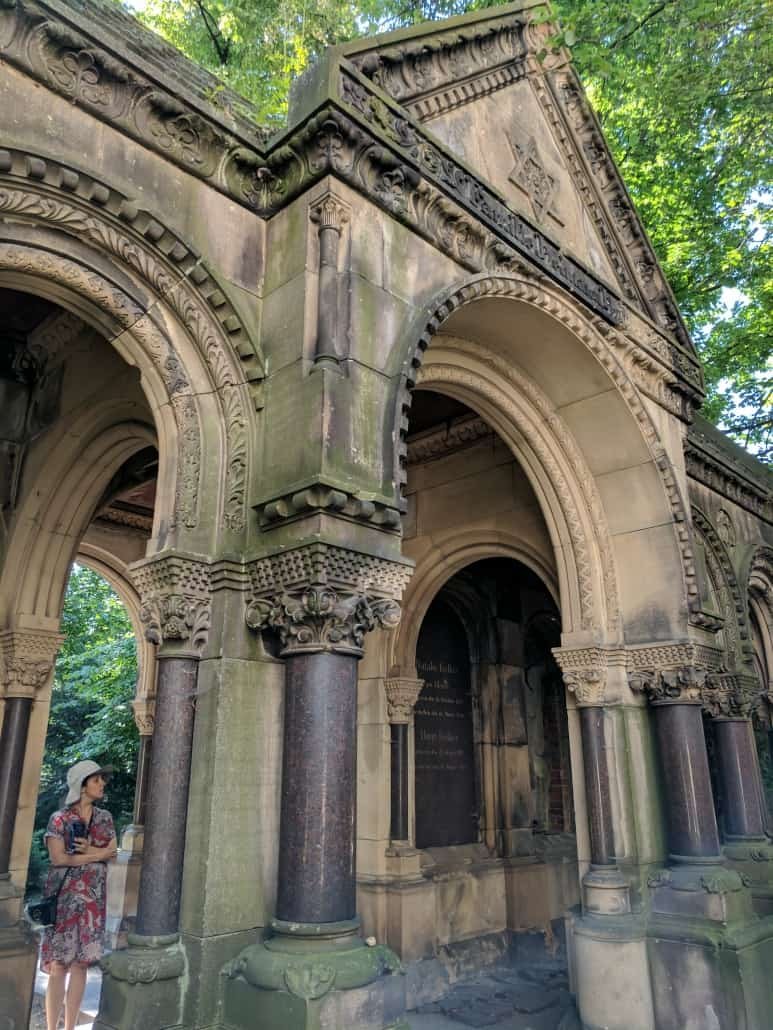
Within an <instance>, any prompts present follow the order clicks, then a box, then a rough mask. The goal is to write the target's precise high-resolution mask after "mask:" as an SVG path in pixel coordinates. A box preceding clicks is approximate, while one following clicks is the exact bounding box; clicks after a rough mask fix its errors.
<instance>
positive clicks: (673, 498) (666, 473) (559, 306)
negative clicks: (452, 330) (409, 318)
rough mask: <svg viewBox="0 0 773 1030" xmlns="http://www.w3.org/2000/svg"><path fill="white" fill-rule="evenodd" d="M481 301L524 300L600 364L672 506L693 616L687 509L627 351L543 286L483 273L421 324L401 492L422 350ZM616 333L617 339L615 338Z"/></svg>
mask: <svg viewBox="0 0 773 1030" xmlns="http://www.w3.org/2000/svg"><path fill="white" fill-rule="evenodd" d="M483 297H511V298H513V299H514V300H520V301H524V302H526V303H528V304H532V305H534V306H535V307H538V308H541V309H542V310H544V311H545V312H546V313H547V314H548V315H549V316H550V317H551V318H554V319H556V321H558V322H560V323H561V324H562V325H564V326H565V327H566V328H567V329H569V330H570V331H571V332H572V333H573V334H574V335H575V336H577V337H578V338H579V339H580V340H581V341H582V343H583V344H584V345H585V346H586V347H587V348H588V350H589V351H590V352H591V353H592V354H593V355H594V357H595V358H596V359H597V360H598V361H599V362H600V364H601V365H602V366H603V368H604V369H605V371H606V372H607V374H608V375H609V377H610V378H611V380H612V381H613V382H614V384H615V386H617V388H618V390H619V391H620V393H621V394H622V396H623V399H624V400H625V402H626V404H627V406H628V408H629V409H630V411H631V413H632V414H633V416H634V418H635V419H636V421H637V423H638V425H639V428H640V430H641V432H642V435H643V437H644V439H645V440H646V442H647V445H648V447H649V449H650V453H651V454H652V456H653V460H654V462H655V465H656V467H657V469H658V471H659V473H660V476H661V479H662V482H663V487H664V490H665V494H666V497H667V499H668V503H669V505H670V507H671V511H672V515H673V519H674V523H675V531H676V536H677V541H678V545H679V549H680V552H681V555H682V575H683V577H684V583H685V596H686V600H687V605H688V607H689V610H690V611H691V612H694V611H696V610H697V609H698V607H699V605H700V592H699V589H698V583H697V578H696V572H695V556H694V554H693V550H692V542H691V539H690V528H689V519H688V515H687V507H686V504H685V501H684V498H683V497H682V491H681V488H680V486H679V483H678V481H677V478H676V474H675V472H674V469H673V466H672V464H671V461H670V459H669V457H668V454H667V452H666V450H665V448H664V447H663V445H662V443H661V441H660V437H659V435H658V431H657V429H656V428H655V424H654V422H653V421H652V418H651V416H650V414H649V412H648V411H647V409H646V408H645V406H644V404H643V403H642V400H641V398H640V397H639V394H638V392H637V389H636V387H635V386H634V384H633V382H632V381H631V377H630V375H629V373H628V369H627V367H626V364H625V357H626V355H625V353H624V354H622V355H620V354H619V353H617V352H616V349H615V346H614V343H615V338H614V337H613V338H612V340H611V341H609V342H608V340H607V338H606V337H607V336H608V328H607V327H606V325H604V323H601V322H600V321H596V322H595V323H593V324H589V322H588V320H587V319H585V318H584V317H583V315H582V313H581V312H579V311H577V310H576V309H575V308H573V307H571V306H570V304H568V303H567V301H566V300H565V299H564V297H563V296H561V295H560V294H559V293H557V292H556V291H555V289H554V288H550V287H548V286H547V285H546V284H543V283H538V282H535V281H534V280H533V279H531V278H525V277H522V276H516V275H496V276H488V275H482V276H479V277H477V278H475V279H473V280H470V281H468V282H466V283H464V284H463V285H461V286H456V287H453V288H452V289H451V290H449V291H448V292H447V293H446V294H445V295H444V296H442V297H440V298H439V299H438V300H437V301H436V302H435V305H434V309H433V311H432V314H431V315H430V317H429V318H427V319H426V320H425V321H424V323H423V328H422V330H421V331H420V333H418V334H417V337H416V338H417V340H418V342H417V343H416V344H415V345H413V344H412V347H413V350H412V352H411V353H410V354H409V356H408V357H407V359H406V362H405V366H404V368H405V372H404V380H403V385H402V387H401V390H400V392H399V394H398V410H399V411H400V419H399V420H398V425H400V426H401V432H400V446H399V447H398V448H397V449H396V454H395V461H396V469H395V478H396V481H397V482H398V483H399V484H400V486H401V488H404V486H405V482H406V466H407V442H406V430H407V427H408V425H409V416H410V407H411V400H412V393H411V391H412V389H413V387H414V386H415V385H416V383H417V382H418V381H419V379H420V370H421V367H422V364H423V362H424V354H425V351H426V350H427V348H428V346H429V344H430V342H431V341H432V339H433V337H434V336H435V335H436V334H437V333H439V332H441V331H442V326H443V323H444V322H445V321H446V320H447V319H448V317H449V316H450V315H451V314H452V313H453V312H454V311H456V310H457V309H458V308H460V307H463V306H464V305H466V304H471V303H474V302H475V301H477V300H480V299H481V298H483ZM602 325H603V327H604V328H603V330H602V329H601V326H602ZM616 335H617V336H618V337H619V334H616ZM610 342H611V345H610ZM629 353H630V352H629ZM507 368H508V369H510V370H512V365H510V364H508V365H507ZM605 576H606V573H605ZM615 596H616V595H615Z"/></svg>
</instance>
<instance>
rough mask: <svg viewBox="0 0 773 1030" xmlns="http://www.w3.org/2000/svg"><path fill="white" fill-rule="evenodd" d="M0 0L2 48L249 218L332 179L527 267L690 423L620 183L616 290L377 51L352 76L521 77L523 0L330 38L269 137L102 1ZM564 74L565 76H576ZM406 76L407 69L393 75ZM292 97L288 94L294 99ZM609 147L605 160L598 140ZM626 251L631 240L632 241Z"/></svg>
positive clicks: (675, 348)
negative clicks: (399, 89) (624, 283)
mask: <svg viewBox="0 0 773 1030" xmlns="http://www.w3.org/2000/svg"><path fill="white" fill-rule="evenodd" d="M0 4H1V5H2V6H0V58H4V59H6V60H8V61H9V62H10V63H12V64H14V65H15V66H17V67H19V68H21V69H22V70H23V71H24V72H25V74H28V75H30V76H31V77H33V78H35V79H37V80H38V81H40V82H42V83H43V84H44V85H46V86H47V87H48V88H49V89H51V90H53V91H54V92H57V93H59V94H60V95H62V96H64V97H66V98H67V99H68V100H70V101H71V102H72V103H74V104H76V105H78V106H80V107H81V108H82V109H84V110H87V111H88V112H89V113H91V114H92V115H94V116H95V117H97V118H99V119H101V120H102V121H105V122H107V123H108V124H110V125H111V126H113V127H114V128H115V129H117V131H119V132H121V133H123V134H124V135H127V136H129V137H131V138H134V139H136V140H137V141H138V142H139V143H140V144H141V145H142V146H144V147H146V148H148V149H151V150H154V151H155V152H157V153H160V154H161V155H162V156H164V157H165V158H166V159H167V160H169V161H171V162H173V163H174V164H176V165H177V166H178V167H181V168H183V169H185V170H186V171H188V172H189V173H190V174H192V175H194V176H196V177H197V178H200V179H202V180H204V181H205V182H207V183H208V184H210V185H211V186H212V187H213V188H215V189H216V190H218V191H219V192H221V193H224V194H225V195H226V196H228V197H229V198H231V199H233V200H234V201H235V202H237V203H239V204H241V205H243V206H245V207H247V208H249V209H251V210H252V211H254V212H255V213H256V214H257V215H259V216H261V217H264V218H268V217H271V215H273V214H274V213H275V212H276V211H278V210H280V209H281V208H282V207H284V206H285V205H286V204H287V203H289V202H290V201H292V199H293V198H294V197H295V196H297V195H298V194H299V193H301V192H303V191H304V190H306V189H308V187H309V186H310V185H312V184H313V183H314V182H315V181H318V180H319V179H321V178H323V177H324V176H325V175H328V174H333V175H336V176H338V177H339V178H341V179H343V180H344V181H346V182H347V183H348V184H349V185H351V186H352V187H353V188H354V189H356V190H357V191H358V192H360V193H363V194H365V195H366V196H367V197H368V198H369V199H370V200H371V201H372V202H373V203H375V204H377V205H379V206H380V207H382V208H384V209H385V210H387V211H388V212H389V213H390V214H391V215H393V216H394V217H396V218H398V219H399V220H401V221H403V222H405V223H406V224H408V225H410V226H411V228H412V229H414V230H415V231H418V232H419V233H420V234H421V235H422V236H424V237H425V238H426V239H428V240H430V242H431V243H432V244H433V245H434V246H436V247H438V249H440V250H441V251H443V252H445V253H447V254H449V256H451V257H452V258H453V259H454V260H455V261H457V262H459V263H460V264H461V265H462V266H463V267H467V268H468V269H469V270H470V271H471V272H474V273H479V272H481V271H490V272H492V273H495V272H501V271H522V272H528V273H529V274H532V275H534V274H535V272H536V274H537V276H538V277H542V278H545V279H549V280H553V281H554V282H557V283H558V284H559V285H560V286H562V287H563V288H564V289H566V290H568V291H569V292H570V293H572V294H574V296H575V297H576V298H578V299H579V300H580V301H582V302H583V303H584V304H585V305H586V307H588V308H589V309H590V311H591V312H593V313H594V314H595V315H596V316H598V317H600V318H601V319H602V321H603V322H604V323H605V324H606V325H607V326H611V327H614V329H615V331H622V333H623V334H624V335H625V336H626V337H627V338H628V339H629V340H630V341H631V342H632V343H634V345H635V346H637V347H639V348H641V349H643V350H644V352H645V354H646V357H647V360H648V361H651V363H652V368H653V370H654V371H653V374H654V375H656V376H657V377H658V378H660V379H661V380H662V381H664V382H666V384H667V387H666V389H667V390H669V391H672V393H673V397H674V403H675V404H676V406H677V407H678V406H679V405H680V404H683V407H684V412H683V417H684V418H686V419H689V416H690V413H691V409H692V408H693V407H694V406H695V405H697V404H699V403H700V400H701V399H702V395H703V383H702V373H701V369H700V363H699V360H698V357H697V355H696V353H695V351H694V349H693V347H692V344H691V342H690V340H689V338H688V337H687V336H686V334H685V332H684V331H683V327H682V326H681V320H680V319H679V318H678V312H676V307H675V305H674V304H673V302H672V300H669V297H670V291H669V290H668V288H667V284H665V280H664V279H663V277H662V275H661V273H660V271H659V269H658V267H657V262H656V261H655V259H654V256H652V257H647V256H646V254H644V256H642V255H643V251H642V250H641V248H642V247H644V250H645V251H646V252H647V254H649V253H650V251H649V250H647V248H648V247H649V244H648V241H646V239H645V238H644V237H643V235H642V234H641V233H639V232H638V230H637V229H636V225H638V222H636V225H634V221H633V219H634V218H635V213H634V212H633V208H632V207H631V206H630V205H629V206H626V205H625V204H624V200H625V197H627V194H626V195H625V196H624V194H623V193H622V192H619V191H617V192H616V193H615V197H616V203H617V204H618V207H619V208H620V210H622V212H623V214H622V217H623V219H624V222H625V231H626V233H628V234H630V236H631V240H632V241H633V242H630V241H629V242H630V246H622V245H620V240H621V237H619V235H618V237H616V239H617V243H614V241H612V242H611V243H610V247H612V246H613V245H614V247H616V250H617V253H618V255H619V254H620V253H621V252H624V251H626V249H627V250H630V251H631V253H630V254H628V255H627V257H626V258H625V261H626V262H627V267H628V269H629V271H630V269H631V268H634V267H638V268H640V269H643V271H641V275H639V279H640V280H641V281H638V282H636V283H633V282H632V284H631V287H630V290H626V291H625V292H626V295H625V296H622V295H621V294H620V292H619V291H618V290H617V289H615V288H613V287H611V286H610V285H609V284H608V283H607V282H604V281H603V280H601V279H599V277H598V276H597V275H596V274H595V273H594V272H593V271H592V270H591V269H589V268H587V267H586V266H584V265H583V264H582V262H580V261H578V260H577V258H575V257H574V256H573V255H572V254H571V253H569V252H567V251H565V250H563V249H562V248H561V246H560V244H559V243H558V242H557V241H555V240H554V239H551V238H550V236H549V235H548V234H547V233H546V232H545V231H544V230H542V229H540V228H537V226H535V225H534V224H532V223H531V222H530V221H529V220H528V219H527V218H526V217H524V216H523V215H520V214H518V213H516V212H515V211H513V209H512V208H510V207H509V206H508V204H507V202H506V200H505V199H504V198H503V197H502V196H501V195H500V194H499V193H498V191H497V190H496V189H495V188H494V187H492V186H490V185H489V184H488V183H486V182H485V181H483V180H482V179H481V177H480V176H479V175H478V174H477V173H476V172H475V171H474V170H472V169H470V168H469V167H467V166H465V165H464V163H463V162H462V161H461V160H460V159H459V158H458V157H457V156H455V155H454V154H452V153H451V152H450V151H448V150H446V148H445V147H443V145H442V144H440V143H439V141H437V140H436V139H435V138H434V137H433V135H432V134H431V133H430V132H428V130H427V129H426V128H425V127H424V126H423V125H422V124H421V122H420V121H419V120H418V119H417V118H414V117H412V116H411V114H410V113H409V112H408V111H407V110H406V108H405V107H403V106H401V105H400V104H399V103H398V102H397V101H395V99H394V97H393V96H390V95H387V94H386V93H385V92H384V91H383V90H382V89H381V88H380V87H379V85H378V84H377V83H376V82H375V81H372V80H371V79H369V78H368V76H367V75H365V74H364V71H370V73H371V74H372V75H373V77H374V78H378V76H376V75H375V74H374V71H373V69H374V65H373V63H372V60H371V63H370V64H369V65H365V64H363V65H362V67H363V72H361V71H359V70H358V69H357V68H356V67H355V62H359V63H361V61H360V58H361V57H362V56H363V55H365V56H366V57H367V56H370V57H371V58H373V56H374V55H377V54H379V55H381V56H382V57H383V58H384V61H386V62H387V63H388V64H390V65H394V64H395V62H396V61H399V60H403V61H404V62H407V63H406V67H407V66H408V65H411V67H412V68H413V69H414V73H415V72H416V65H415V61H416V59H417V58H418V57H419V56H420V55H422V56H421V59H422V60H423V59H424V58H425V57H426V56H427V55H428V54H429V55H430V56H431V60H432V62H433V63H432V68H431V69H430V73H431V74H430V78H432V81H433V83H434V90H435V94H436V95H437V94H438V92H439V91H441V92H442V89H443V87H444V86H445V87H446V92H449V88H450V87H455V84H456V83H458V81H459V71H458V69H459V67H460V66H461V67H462V70H464V68H465V67H466V68H467V71H468V72H470V69H472V71H471V72H470V74H467V76H466V81H467V82H468V84H469V83H470V82H472V81H473V80H475V81H481V75H484V76H485V75H488V74H489V72H490V71H491V69H492V66H493V68H494V72H495V73H496V75H497V76H498V75H499V74H500V72H501V69H502V67H504V66H514V67H515V68H516V73H517V74H520V71H519V69H520V68H521V67H522V66H523V68H524V71H523V73H524V74H525V73H526V70H525V64H526V63H527V62H528V61H529V60H531V61H532V63H533V59H534V53H535V52H536V51H535V49H534V48H535V47H537V46H538V45H539V39H538V38H531V37H529V40H530V41H527V45H526V46H525V48H523V50H524V52H523V53H522V54H521V53H520V51H519V49H518V48H519V47H521V46H522V42H523V39H524V32H525V31H526V29H528V25H527V24H526V22H525V21H524V19H522V18H521V19H519V18H517V17H516V15H517V14H518V13H519V12H523V11H524V10H526V11H527V13H528V7H530V6H532V4H531V0H529V2H528V4H527V5H526V6H524V5H521V4H519V5H514V6H512V7H509V8H496V9H491V10H488V11H485V12H481V13H477V14H474V15H470V16H465V17H463V18H460V19H454V20H452V21H451V22H449V23H443V24H441V25H437V26H431V27H428V26H422V27H419V29H417V30H413V29H411V30H403V31H401V32H398V33H394V34H390V35H389V36H388V37H381V38H380V43H381V44H382V46H381V49H379V50H374V48H373V43H372V41H360V42H356V43H352V44H345V45H344V46H342V47H336V48H330V49H329V50H328V51H327V52H326V53H325V55H323V58H322V59H321V60H320V62H319V63H318V64H317V65H315V66H314V67H313V68H312V69H310V70H309V72H308V74H307V75H305V76H304V77H303V84H302V86H301V89H302V90H303V93H302V95H303V97H304V99H305V100H306V103H307V105H308V107H307V109H306V110H302V109H301V108H300V105H299V104H298V103H296V104H294V105H293V109H292V110H291V117H292V119H293V121H294V124H292V125H291V127H290V128H288V129H286V130H285V132H284V133H282V134H280V135H278V136H276V137H274V138H273V139H271V141H270V142H268V143H267V140H266V132H265V130H263V129H261V128H260V127H259V126H257V125H256V124H255V123H254V122H253V121H251V120H250V115H254V113H255V108H254V107H253V106H252V105H250V104H249V103H248V102H246V101H243V100H242V99H241V98H239V97H238V96H237V95H236V94H234V93H232V92H231V91H230V90H227V89H225V88H223V87H222V86H221V84H220V83H219V82H218V80H216V79H214V78H213V77H212V76H210V75H209V74H208V73H206V72H204V71H203V70H202V69H200V68H198V67H197V66H196V65H195V64H193V63H192V62H190V61H189V60H188V59H187V58H185V57H183V56H182V55H181V54H179V53H178V52H177V51H176V50H175V49H174V48H172V47H170V46H169V45H168V44H166V43H165V42H164V41H163V40H161V39H160V38H159V37H158V36H156V35H155V34H154V33H152V32H149V31H148V30H146V29H144V28H143V27H142V26H141V25H140V24H139V23H138V22H136V20H135V19H133V18H131V17H130V16H128V15H126V14H125V13H124V12H122V11H121V10H120V8H118V7H117V6H116V5H114V4H111V3H107V0H0ZM536 28H539V31H540V33H542V36H541V37H540V38H544V33H545V32H546V31H547V29H546V27H545V26H538V27H535V29H536ZM429 40H431V41H432V42H433V45H434V49H433V48H432V47H430V46H429V43H428V41H429ZM398 44H399V46H398ZM396 46H398V49H397V50H396V49H395V48H396ZM449 47H450V48H451V50H452V51H453V53H452V56H453V60H452V61H451V62H450V65H451V66H452V70H451V71H449V62H448V60H447V58H448V55H449ZM347 55H349V56H350V57H351V60H349V59H348V58H347ZM400 55H402V57H400ZM556 61H557V67H559V70H561V72H562V74H563V76H564V77H563V79H562V88H563V87H566V86H567V83H569V85H570V86H571V90H568V91H566V95H565V96H564V97H563V100H564V102H565V104H567V105H569V106H570V108H571V113H572V117H574V118H579V119H581V120H582V122H583V124H586V123H587V125H589V126H590V129H591V130H593V131H595V130H594V129H593V126H594V125H595V124H596V123H595V122H592V119H593V115H592V112H591V111H590V108H589V107H588V105H587V103H586V102H585V101H584V99H583V98H582V97H580V94H579V93H577V92H576V90H579V89H580V87H579V83H577V84H576V87H575V85H574V83H576V76H574V73H573V71H572V70H571V69H567V67H566V58H565V57H563V56H561V55H558V56H557V57H556ZM465 62H466V64H465ZM381 63H382V65H383V61H382V62H381ZM545 63H548V64H549V63H551V62H545ZM73 65H76V66H78V67H84V66H88V68H87V70H88V72H89V74H88V75H83V74H81V75H78V76H75V75H73V73H72V67H73ZM541 67H542V66H541V65H540V69H541ZM532 70H533V69H532ZM478 72H480V73H481V74H480V75H479V74H478ZM567 72H571V76H574V77H573V78H572V79H571V80H570V79H567V77H566V76H567ZM412 74H413V73H412ZM419 74H421V69H419ZM539 74H541V71H540V72H539ZM401 75H402V76H403V80H404V79H405V74H404V71H401ZM476 76H477V79H476ZM498 81H499V80H497V82H498ZM496 84H497V83H496V82H495V85H496ZM572 90H575V92H572ZM457 92H458V91H457ZM299 93H300V90H296V97H297V96H298V95H299ZM578 97H579V100H578ZM549 102H550V104H551V105H552V106H553V107H555V106H557V105H558V103H559V101H558V100H556V98H555V97H554V98H552V99H550V101H549ZM578 104H579V107H578V106H577V105H578ZM588 119H591V122H589V121H588ZM591 123H592V124H591ZM594 140H595V137H594V138H592V139H591V138H589V140H586V141H585V142H584V144H583V146H585V147H586V148H587V147H589V146H600V144H599V143H598V141H597V140H595V142H594ZM374 144H377V146H374ZM605 153H606V154H607V156H608V151H606V149H605ZM42 156H45V155H42ZM597 156H598V155H597ZM609 161H610V162H611V158H610V159H609ZM586 173H587V169H580V170H579V172H578V175H580V177H582V176H586V177H587V174H586ZM612 174H613V169H612V168H611V166H609V167H608V166H605V169H604V172H603V175H604V176H605V181H609V178H610V176H611V175H612ZM614 174H615V175H616V174H617V173H616V170H614ZM618 179H619V177H618ZM615 181H616V182H617V181H618V180H617V179H616V180H615ZM621 188H622V186H621ZM626 203H629V202H626ZM596 206H597V208H599V210H600V205H599V204H597V205H596ZM608 235H610V239H611V234H609V233H608ZM634 247H638V248H639V250H636V251H635V253H634ZM637 274H638V273H637ZM632 278H635V276H634V277H631V276H629V281H630V280H631V279H632ZM653 284H654V285H653Z"/></svg>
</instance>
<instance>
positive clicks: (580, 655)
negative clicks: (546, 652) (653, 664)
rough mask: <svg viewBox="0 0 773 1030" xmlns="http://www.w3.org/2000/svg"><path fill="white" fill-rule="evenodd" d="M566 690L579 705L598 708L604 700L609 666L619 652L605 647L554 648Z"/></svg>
mask: <svg viewBox="0 0 773 1030" xmlns="http://www.w3.org/2000/svg"><path fill="white" fill-rule="evenodd" d="M553 657H554V658H555V659H556V661H557V662H558V665H559V667H560V669H561V675H562V677H563V680H564V683H565V685H566V689H567V690H568V691H570V693H572V694H574V696H575V698H576V699H577V705H578V707H580V708H598V707H601V706H602V705H603V704H604V703H605V697H606V688H607V669H608V667H609V665H610V663H612V662H614V661H615V660H617V658H618V657H619V656H618V652H617V651H616V650H615V651H611V652H610V651H608V650H607V649H605V648H602V647H593V646H591V647H578V648H565V647H555V648H553Z"/></svg>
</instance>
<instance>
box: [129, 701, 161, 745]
mask: <svg viewBox="0 0 773 1030" xmlns="http://www.w3.org/2000/svg"><path fill="white" fill-rule="evenodd" d="M132 711H133V712H134V722H135V724H136V726H137V732H138V733H139V735H140V736H141V737H152V736H153V732H154V730H155V720H156V699H155V698H152V697H138V698H135V699H134V701H132Z"/></svg>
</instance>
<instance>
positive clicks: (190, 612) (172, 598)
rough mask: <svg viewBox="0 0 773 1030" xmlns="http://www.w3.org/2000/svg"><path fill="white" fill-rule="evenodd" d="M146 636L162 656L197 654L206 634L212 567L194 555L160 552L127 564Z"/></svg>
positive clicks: (208, 623)
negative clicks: (139, 605)
mask: <svg viewBox="0 0 773 1030" xmlns="http://www.w3.org/2000/svg"><path fill="white" fill-rule="evenodd" d="M129 571H130V575H131V579H132V582H133V584H134V586H135V588H136V590H137V593H138V594H139V596H140V602H141V607H140V621H141V622H142V625H143V626H144V627H145V636H146V638H147V639H148V640H149V641H150V642H151V643H152V644H156V645H158V646H160V647H162V648H163V654H164V655H165V656H172V655H180V656H189V657H195V658H198V657H199V656H200V655H201V652H202V650H203V649H204V648H205V647H206V645H207V641H208V638H209V628H210V621H211V616H212V611H211V595H212V583H211V567H210V565H209V564H208V563H206V562H204V561H201V560H200V559H197V558H192V557H189V556H184V555H179V554H163V553H162V554H159V555H156V556H154V557H152V558H148V559H146V560H144V561H141V562H136V563H135V564H134V565H132V566H131V567H130V570H129Z"/></svg>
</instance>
